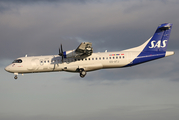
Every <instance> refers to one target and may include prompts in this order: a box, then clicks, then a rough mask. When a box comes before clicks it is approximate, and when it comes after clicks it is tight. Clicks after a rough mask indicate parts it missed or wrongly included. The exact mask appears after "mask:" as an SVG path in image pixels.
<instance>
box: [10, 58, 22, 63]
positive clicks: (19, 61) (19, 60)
mask: <svg viewBox="0 0 179 120" xmlns="http://www.w3.org/2000/svg"><path fill="white" fill-rule="evenodd" d="M12 63H22V60H21V59H17V60H14V61H13V62H12Z"/></svg>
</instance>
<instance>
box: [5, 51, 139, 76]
mask: <svg viewBox="0 0 179 120" xmlns="http://www.w3.org/2000/svg"><path fill="white" fill-rule="evenodd" d="M137 55H138V52H125V51H123V52H122V51H121V52H104V53H93V54H92V55H91V56H88V57H78V58H64V60H63V62H62V57H60V56H58V55H49V56H33V57H21V58H18V59H21V60H22V62H21V63H12V64H10V65H9V66H7V67H6V68H5V69H6V70H7V71H9V72H12V73H33V72H51V71H52V72H53V71H68V72H77V69H78V68H83V69H84V70H85V71H93V70H98V69H103V68H120V67H123V66H125V65H127V64H129V63H130V62H131V61H132V60H133V59H134V58H135V56H137Z"/></svg>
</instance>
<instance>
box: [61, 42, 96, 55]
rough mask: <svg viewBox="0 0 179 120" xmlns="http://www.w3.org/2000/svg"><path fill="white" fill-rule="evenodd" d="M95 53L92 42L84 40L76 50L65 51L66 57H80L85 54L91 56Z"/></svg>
mask: <svg viewBox="0 0 179 120" xmlns="http://www.w3.org/2000/svg"><path fill="white" fill-rule="evenodd" d="M92 53H93V48H92V43H90V42H83V43H81V44H80V45H79V46H78V48H77V49H76V50H69V51H65V52H64V53H63V54H64V58H71V57H80V56H83V55H86V56H90V55H91V54H92Z"/></svg>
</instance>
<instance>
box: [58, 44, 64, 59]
mask: <svg viewBox="0 0 179 120" xmlns="http://www.w3.org/2000/svg"><path fill="white" fill-rule="evenodd" d="M60 49H61V51H60ZM58 55H59V56H62V62H63V58H64V54H63V48H62V44H61V48H59V54H58Z"/></svg>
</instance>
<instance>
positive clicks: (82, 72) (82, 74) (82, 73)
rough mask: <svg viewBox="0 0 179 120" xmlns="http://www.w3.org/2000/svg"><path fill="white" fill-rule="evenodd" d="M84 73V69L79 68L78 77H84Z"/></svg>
mask: <svg viewBox="0 0 179 120" xmlns="http://www.w3.org/2000/svg"><path fill="white" fill-rule="evenodd" d="M85 75H86V71H85V70H84V69H80V77H81V78H84V77H85Z"/></svg>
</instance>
